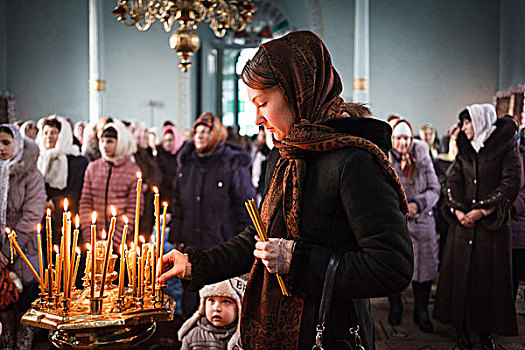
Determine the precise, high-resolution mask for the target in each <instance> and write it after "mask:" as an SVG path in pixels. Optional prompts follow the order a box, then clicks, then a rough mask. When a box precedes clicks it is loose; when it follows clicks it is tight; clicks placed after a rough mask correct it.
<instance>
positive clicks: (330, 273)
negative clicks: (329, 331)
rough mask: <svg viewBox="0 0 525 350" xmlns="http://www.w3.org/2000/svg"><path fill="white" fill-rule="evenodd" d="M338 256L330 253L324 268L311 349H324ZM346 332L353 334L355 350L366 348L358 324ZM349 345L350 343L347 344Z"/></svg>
mask: <svg viewBox="0 0 525 350" xmlns="http://www.w3.org/2000/svg"><path fill="white" fill-rule="evenodd" d="M339 260H340V259H339V257H338V256H337V255H335V254H334V255H332V256H331V257H330V262H329V263H328V267H327V268H326V272H325V276H324V285H323V294H322V296H321V305H320V306H319V323H318V324H317V326H316V328H315V329H316V336H315V344H314V346H313V347H312V350H324V349H323V333H324V330H325V322H326V320H327V318H328V313H329V312H330V305H331V303H332V295H333V291H334V284H335V275H336V272H337V266H338V265H339ZM351 305H352V308H353V310H351V311H353V312H354V314H355V315H357V312H356V310H355V306H354V303H353V302H352V303H351ZM348 332H349V333H350V334H351V335H353V336H354V342H355V349H357V350H366V349H365V348H364V347H363V345H362V343H361V337H360V336H359V325H355V326H354V327H352V328H350V329H349V330H348ZM348 345H349V346H351V345H350V344H348Z"/></svg>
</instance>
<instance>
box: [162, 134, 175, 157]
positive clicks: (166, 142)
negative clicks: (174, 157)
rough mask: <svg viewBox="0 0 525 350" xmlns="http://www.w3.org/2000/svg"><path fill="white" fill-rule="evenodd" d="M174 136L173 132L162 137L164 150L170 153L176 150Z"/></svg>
mask: <svg viewBox="0 0 525 350" xmlns="http://www.w3.org/2000/svg"><path fill="white" fill-rule="evenodd" d="M174 141H175V140H174V138H173V134H172V133H171V132H167V133H165V134H164V136H162V148H164V150H165V151H166V152H168V153H171V152H172V151H173V149H174V148H175V142H174Z"/></svg>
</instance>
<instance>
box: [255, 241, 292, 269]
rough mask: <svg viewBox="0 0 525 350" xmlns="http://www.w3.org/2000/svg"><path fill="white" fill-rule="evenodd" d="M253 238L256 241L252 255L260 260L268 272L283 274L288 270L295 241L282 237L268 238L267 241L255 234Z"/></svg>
mask: <svg viewBox="0 0 525 350" xmlns="http://www.w3.org/2000/svg"><path fill="white" fill-rule="evenodd" d="M255 239H256V240H257V243H256V244H255V250H254V252H253V255H255V257H256V258H259V259H261V260H262V262H263V264H264V266H266V269H268V271H269V272H270V273H278V274H280V275H285V274H287V273H288V272H290V263H291V261H292V253H293V250H294V248H295V241H291V240H288V239H283V238H270V239H268V241H267V242H263V241H261V239H260V238H259V236H255Z"/></svg>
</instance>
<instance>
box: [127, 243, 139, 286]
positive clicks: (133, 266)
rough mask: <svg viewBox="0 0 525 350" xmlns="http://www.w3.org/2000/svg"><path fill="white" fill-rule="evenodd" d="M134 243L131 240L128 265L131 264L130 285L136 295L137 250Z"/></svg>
mask: <svg viewBox="0 0 525 350" xmlns="http://www.w3.org/2000/svg"><path fill="white" fill-rule="evenodd" d="M135 247H136V246H135V244H134V243H133V242H131V249H130V252H129V254H130V257H131V259H130V265H131V286H132V289H133V295H134V296H136V295H137V251H136V249H135Z"/></svg>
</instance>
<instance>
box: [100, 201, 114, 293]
mask: <svg viewBox="0 0 525 350" xmlns="http://www.w3.org/2000/svg"><path fill="white" fill-rule="evenodd" d="M111 213H112V214H113V217H112V218H111V224H110V230H109V233H108V241H107V242H106V253H105V255H104V265H102V266H103V267H104V270H102V280H101V285H100V294H99V298H102V296H103V295H104V286H105V285H106V275H107V269H108V262H109V256H110V254H111V247H112V246H113V233H114V232H115V220H116V218H115V215H117V212H116V210H115V207H114V206H111ZM111 227H113V229H111Z"/></svg>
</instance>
